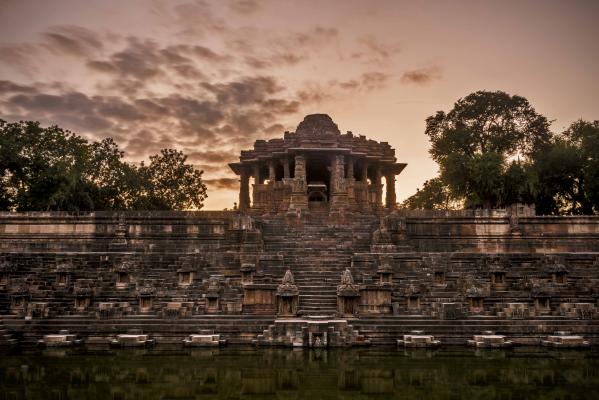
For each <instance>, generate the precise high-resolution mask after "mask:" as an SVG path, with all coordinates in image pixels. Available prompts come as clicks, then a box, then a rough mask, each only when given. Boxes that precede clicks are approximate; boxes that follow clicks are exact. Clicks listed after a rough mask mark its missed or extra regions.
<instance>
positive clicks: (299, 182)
mask: <svg viewBox="0 0 599 400" xmlns="http://www.w3.org/2000/svg"><path fill="white" fill-rule="evenodd" d="M294 172H295V173H294V177H293V180H292V184H291V186H292V189H291V201H290V202H289V211H296V210H307V209H308V192H307V183H306V159H305V157H304V156H295V171H294Z"/></svg>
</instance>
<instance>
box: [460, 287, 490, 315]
mask: <svg viewBox="0 0 599 400" xmlns="http://www.w3.org/2000/svg"><path fill="white" fill-rule="evenodd" d="M465 295H466V298H467V299H468V310H469V312H470V313H473V314H479V313H483V312H484V310H485V305H484V300H485V295H486V293H485V289H484V288H482V287H480V286H476V285H474V284H473V285H471V286H470V287H469V288H468V289H466V294H465Z"/></svg>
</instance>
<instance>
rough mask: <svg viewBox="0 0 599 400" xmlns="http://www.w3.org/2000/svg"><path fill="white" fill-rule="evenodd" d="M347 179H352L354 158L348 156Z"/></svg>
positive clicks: (351, 180)
mask: <svg viewBox="0 0 599 400" xmlns="http://www.w3.org/2000/svg"><path fill="white" fill-rule="evenodd" d="M347 180H348V181H350V182H353V180H354V159H353V158H348V160H347Z"/></svg>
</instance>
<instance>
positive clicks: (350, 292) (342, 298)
mask: <svg viewBox="0 0 599 400" xmlns="http://www.w3.org/2000/svg"><path fill="white" fill-rule="evenodd" d="M359 300H360V285H357V284H355V283H354V278H353V276H352V273H351V271H350V270H349V268H346V269H345V271H343V273H342V274H341V284H340V285H338V286H337V313H338V314H339V316H342V317H355V316H357V315H358V313H359V310H360V308H359Z"/></svg>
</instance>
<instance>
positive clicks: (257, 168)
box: [252, 163, 262, 185]
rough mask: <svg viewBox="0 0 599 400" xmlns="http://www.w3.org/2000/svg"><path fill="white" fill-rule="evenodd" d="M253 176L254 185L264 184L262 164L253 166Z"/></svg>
mask: <svg viewBox="0 0 599 400" xmlns="http://www.w3.org/2000/svg"><path fill="white" fill-rule="evenodd" d="M252 169H253V171H252V176H253V177H254V184H256V185H258V184H260V183H262V182H261V181H260V164H258V163H256V164H254V165H252Z"/></svg>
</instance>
